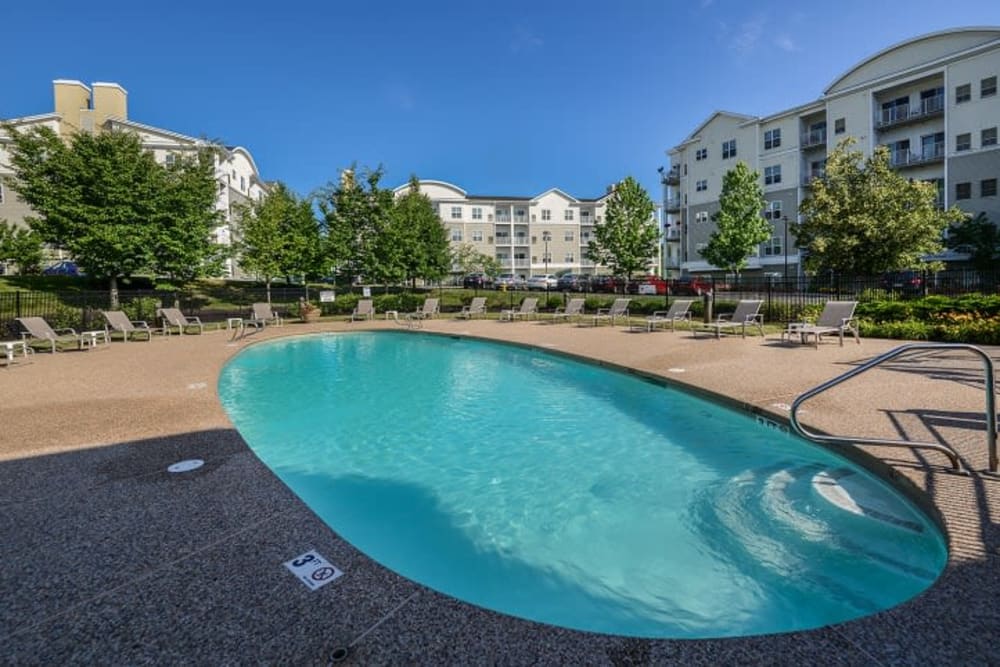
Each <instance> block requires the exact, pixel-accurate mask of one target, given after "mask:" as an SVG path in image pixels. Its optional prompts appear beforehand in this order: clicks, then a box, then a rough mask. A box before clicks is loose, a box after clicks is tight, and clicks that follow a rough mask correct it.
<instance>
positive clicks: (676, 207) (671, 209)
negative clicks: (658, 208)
mask: <svg viewBox="0 0 1000 667" xmlns="http://www.w3.org/2000/svg"><path fill="white" fill-rule="evenodd" d="M663 210H664V211H666V212H667V213H677V212H678V211H680V210H681V199H680V197H671V198H670V199H667V200H666V201H664V202H663Z"/></svg>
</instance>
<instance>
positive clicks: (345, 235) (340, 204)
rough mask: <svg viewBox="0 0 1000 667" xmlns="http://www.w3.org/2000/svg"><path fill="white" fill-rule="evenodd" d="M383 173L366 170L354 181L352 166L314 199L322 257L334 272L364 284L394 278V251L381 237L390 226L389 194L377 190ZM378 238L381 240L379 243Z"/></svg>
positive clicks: (396, 270) (396, 266)
mask: <svg viewBox="0 0 1000 667" xmlns="http://www.w3.org/2000/svg"><path fill="white" fill-rule="evenodd" d="M382 175H383V170H382V168H381V167H379V168H378V169H374V170H371V169H368V170H365V171H364V172H363V173H362V174H361V179H360V180H359V179H358V175H357V173H356V170H355V168H354V167H353V166H352V167H350V168H348V169H345V170H343V171H342V172H341V174H340V183H338V184H337V186H336V187H328V188H326V190H325V191H323V192H322V193H321V194H320V196H319V197H318V200H317V205H318V206H319V209H320V213H321V214H322V216H323V223H324V228H325V230H326V240H327V243H326V251H325V254H326V258H327V261H328V262H329V263H330V264H332V265H333V266H334V267H336V270H337V271H338V272H340V273H342V274H346V275H348V276H350V277H352V278H355V277H359V276H363V277H364V279H365V280H368V281H375V282H380V281H385V280H394V279H398V277H399V275H400V268H399V267H400V261H399V259H398V257H397V255H398V253H399V249H398V248H394V247H392V246H391V244H389V243H387V242H386V240H387V239H386V238H384V237H383V234H385V233H386V232H387V230H388V229H389V228H390V225H391V223H392V215H393V207H394V201H393V194H392V191H391V190H387V189H384V188H381V187H379V181H380V180H381V179H382ZM380 237H383V238H382V239H381V243H380Z"/></svg>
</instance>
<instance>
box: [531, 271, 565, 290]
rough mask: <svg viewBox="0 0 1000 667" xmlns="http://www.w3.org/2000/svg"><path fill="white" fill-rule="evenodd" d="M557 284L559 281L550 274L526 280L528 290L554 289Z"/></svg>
mask: <svg viewBox="0 0 1000 667" xmlns="http://www.w3.org/2000/svg"><path fill="white" fill-rule="evenodd" d="M558 284H559V279H558V278H556V277H555V276H554V275H553V274H551V273H543V274H541V275H538V276H531V277H530V278H528V289H537V290H545V289H556V286H557V285H558Z"/></svg>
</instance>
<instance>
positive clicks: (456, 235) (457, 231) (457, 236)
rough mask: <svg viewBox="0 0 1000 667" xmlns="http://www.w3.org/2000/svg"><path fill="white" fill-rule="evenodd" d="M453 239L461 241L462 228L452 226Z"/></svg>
mask: <svg viewBox="0 0 1000 667" xmlns="http://www.w3.org/2000/svg"><path fill="white" fill-rule="evenodd" d="M451 240H452V241H461V240H462V230H461V229H459V228H458V227H452V229H451Z"/></svg>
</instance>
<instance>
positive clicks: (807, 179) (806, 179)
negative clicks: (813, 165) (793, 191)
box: [802, 171, 826, 188]
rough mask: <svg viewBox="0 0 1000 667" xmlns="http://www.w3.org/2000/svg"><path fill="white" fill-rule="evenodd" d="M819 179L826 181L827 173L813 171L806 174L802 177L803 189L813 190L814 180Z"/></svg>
mask: <svg viewBox="0 0 1000 667" xmlns="http://www.w3.org/2000/svg"><path fill="white" fill-rule="evenodd" d="M817 178H818V179H820V180H823V179H825V178H826V172H825V171H813V172H810V173H808V174H805V175H804V176H803V177H802V187H804V188H811V187H812V182H813V180H815V179H817Z"/></svg>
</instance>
